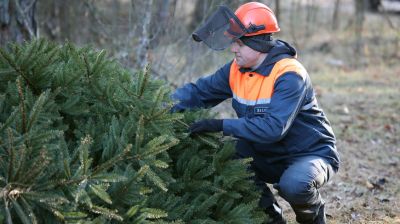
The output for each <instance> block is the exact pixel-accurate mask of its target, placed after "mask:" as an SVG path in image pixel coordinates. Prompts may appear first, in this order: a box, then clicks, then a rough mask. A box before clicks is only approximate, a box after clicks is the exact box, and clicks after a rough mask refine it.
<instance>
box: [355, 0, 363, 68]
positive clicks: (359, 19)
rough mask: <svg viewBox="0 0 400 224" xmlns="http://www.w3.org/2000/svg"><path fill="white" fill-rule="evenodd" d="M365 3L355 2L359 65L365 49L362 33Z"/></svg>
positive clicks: (356, 51) (356, 44)
mask: <svg viewBox="0 0 400 224" xmlns="http://www.w3.org/2000/svg"><path fill="white" fill-rule="evenodd" d="M364 3H365V2H364V1H360V0H354V4H355V38H356V41H355V49H354V50H355V51H354V53H355V56H356V59H357V63H358V62H360V60H358V59H361V58H362V57H363V56H362V48H363V40H362V31H363V25H364V20H365V4H364Z"/></svg>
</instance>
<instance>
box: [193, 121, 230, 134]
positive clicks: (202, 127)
mask: <svg viewBox="0 0 400 224" xmlns="http://www.w3.org/2000/svg"><path fill="white" fill-rule="evenodd" d="M222 126H223V120H222V119H204V120H200V121H198V122H195V123H193V124H192V125H190V127H189V131H190V134H195V133H202V132H219V131H222Z"/></svg>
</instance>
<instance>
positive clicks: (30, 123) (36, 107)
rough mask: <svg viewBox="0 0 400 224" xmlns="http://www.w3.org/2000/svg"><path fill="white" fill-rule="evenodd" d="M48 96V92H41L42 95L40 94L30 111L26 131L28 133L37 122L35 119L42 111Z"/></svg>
mask: <svg viewBox="0 0 400 224" xmlns="http://www.w3.org/2000/svg"><path fill="white" fill-rule="evenodd" d="M48 96H49V91H46V92H43V93H42V94H40V96H39V98H38V99H37V100H36V101H35V104H34V105H33V107H32V111H31V113H30V116H29V121H28V127H27V131H29V130H30V129H31V128H32V126H33V125H34V124H35V122H36V121H37V118H38V116H39V114H40V112H41V110H42V109H43V105H44V104H45V102H46V100H47V98H48Z"/></svg>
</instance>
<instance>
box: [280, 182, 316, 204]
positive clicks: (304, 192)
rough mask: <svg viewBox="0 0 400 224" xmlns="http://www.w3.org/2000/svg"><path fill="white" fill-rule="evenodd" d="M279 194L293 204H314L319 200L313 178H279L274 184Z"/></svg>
mask: <svg viewBox="0 0 400 224" xmlns="http://www.w3.org/2000/svg"><path fill="white" fill-rule="evenodd" d="M276 188H277V189H278V192H279V195H280V196H281V197H283V198H284V199H285V200H286V201H287V202H289V203H290V204H291V205H292V206H293V205H305V204H316V203H318V201H319V200H320V195H319V192H318V189H317V188H316V187H315V184H314V181H313V180H304V179H303V180H300V179H298V178H293V179H290V180H281V181H280V182H279V184H278V186H276Z"/></svg>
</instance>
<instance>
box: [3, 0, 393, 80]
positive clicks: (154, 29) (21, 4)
mask: <svg viewBox="0 0 400 224" xmlns="http://www.w3.org/2000/svg"><path fill="white" fill-rule="evenodd" d="M245 2H247V1H245V0H234V1H227V0H205V1H201V0H190V1H184V0H152V1H138V0H115V1H111V0H96V1H95V0H69V1H64V0H13V1H10V0H1V1H0V23H1V25H2V26H1V27H2V28H1V30H0V34H1V36H0V44H1V45H5V44H6V43H7V42H9V41H12V40H15V41H19V42H21V41H22V40H24V39H27V40H29V39H31V38H32V37H39V36H40V37H45V38H48V39H50V40H54V41H57V42H63V41H65V40H69V41H71V42H73V43H76V44H79V45H88V44H89V45H92V46H93V47H96V48H99V49H107V50H108V51H109V52H110V53H111V54H112V55H113V56H114V57H115V58H116V59H118V61H119V62H121V63H122V64H123V65H125V66H127V67H129V68H131V69H134V68H136V67H142V66H143V65H145V64H146V63H147V62H150V63H151V64H152V73H154V75H155V76H157V77H159V78H162V79H166V80H168V81H170V82H171V83H172V84H173V85H180V84H182V83H183V82H187V81H191V80H192V79H193V77H195V76H199V75H202V74H204V73H210V72H213V71H214V70H215V69H216V68H217V66H219V65H221V64H223V63H225V62H226V61H228V60H229V59H230V55H229V52H228V51H226V52H223V53H222V54H220V53H215V52H211V51H210V50H209V49H207V48H206V47H204V46H202V44H198V43H193V41H192V40H191V33H192V32H193V30H194V29H195V28H196V27H197V26H198V25H199V24H200V23H201V22H202V21H203V20H204V19H205V18H206V17H207V15H209V14H210V13H211V12H212V11H213V10H214V9H215V8H216V7H217V6H218V5H221V4H225V5H228V6H229V7H231V8H232V9H235V8H237V7H238V6H239V5H240V4H242V3H245ZM261 2H263V3H265V4H267V5H269V6H270V7H271V8H272V9H273V10H275V12H276V13H277V14H278V16H279V23H280V26H281V32H280V33H279V34H278V38H282V39H284V40H287V41H288V42H291V43H293V44H294V45H295V47H296V48H297V49H298V50H300V51H304V52H315V50H317V51H318V52H324V53H333V57H335V58H337V59H340V60H341V61H349V62H350V66H351V65H352V64H360V63H361V64H362V63H366V60H355V58H354V57H353V56H354V54H357V55H360V57H361V56H362V53H364V51H365V46H368V53H369V54H373V51H377V52H380V51H382V49H377V47H376V45H375V44H372V43H371V44H369V40H370V39H371V38H376V37H378V35H379V33H380V32H379V30H377V31H375V32H374V33H372V34H367V33H366V31H365V30H363V28H362V27H363V26H364V25H363V24H364V22H363V21H364V20H365V17H363V16H362V13H363V12H364V11H365V10H366V9H368V8H371V5H373V6H381V5H382V3H381V2H382V1H379V2H378V1H377V0H359V1H358V0H341V1H340V0H335V1H320V0H290V1H277V0H263V1H261ZM353 2H354V3H353ZM374 9H378V8H377V7H375V8H374ZM380 14H381V17H382V21H383V22H384V23H386V24H391V26H392V27H393V29H396V27H395V26H393V23H391V21H390V19H389V17H388V16H385V15H386V14H385V13H384V12H381V13H380ZM353 27H354V28H353ZM376 29H379V28H376ZM332 31H334V32H332ZM346 32H348V33H349V34H346V36H345V37H344V36H339V35H340V33H342V34H343V33H346ZM351 33H352V34H351ZM371 35H372V36H371ZM374 35H375V36H374ZM316 38H318V39H316ZM388 38H389V40H388V41H389V42H390V45H389V44H386V45H387V46H386V47H385V51H390V50H395V49H398V46H399V39H400V37H399V35H398V33H396V32H395V31H394V30H393V34H391V37H388ZM363 39H367V40H366V42H365V43H364V40H363ZM338 40H340V41H341V42H342V43H344V44H342V46H340V47H339V48H338V46H336V45H335V43H336V42H337V41H338ZM343 40H346V41H343ZM383 42H384V41H383ZM333 45H335V47H334V46H333ZM347 45H348V46H347ZM350 48H351V49H352V50H349V49H350ZM327 51H329V52H327ZM389 54H394V51H393V52H390V53H389ZM366 56H369V55H366ZM210 62H213V63H210ZM305 63H306V65H307V62H305Z"/></svg>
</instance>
